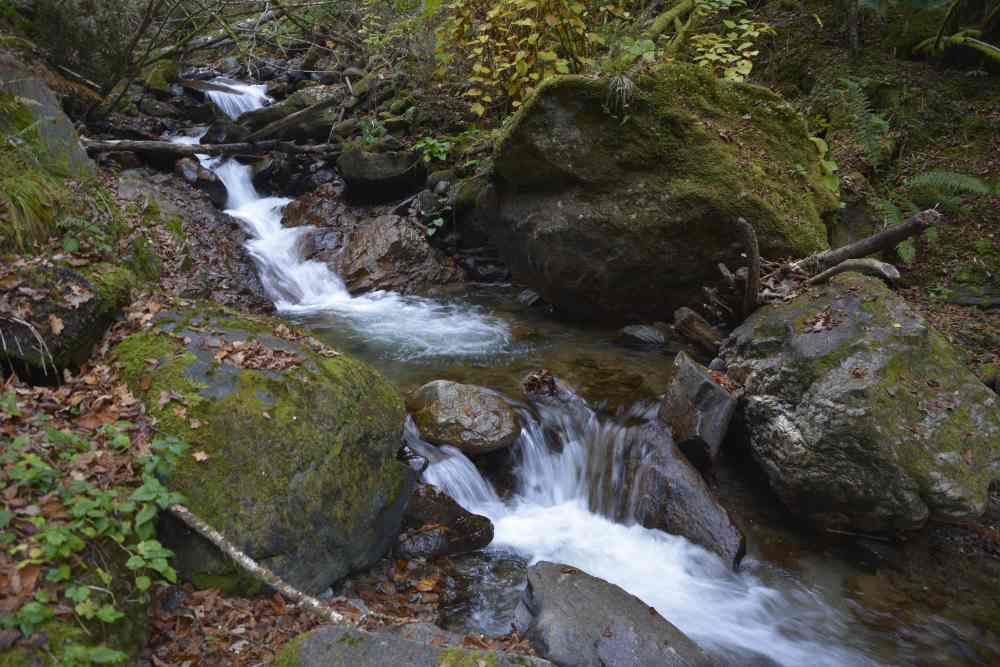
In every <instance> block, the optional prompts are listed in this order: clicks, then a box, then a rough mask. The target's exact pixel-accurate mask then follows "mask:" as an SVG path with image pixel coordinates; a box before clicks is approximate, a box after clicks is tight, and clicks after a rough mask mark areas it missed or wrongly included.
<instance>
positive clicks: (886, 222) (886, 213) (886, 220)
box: [872, 197, 903, 227]
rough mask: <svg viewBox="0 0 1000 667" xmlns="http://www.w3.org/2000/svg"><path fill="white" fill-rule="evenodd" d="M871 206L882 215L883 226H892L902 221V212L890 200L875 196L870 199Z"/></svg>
mask: <svg viewBox="0 0 1000 667" xmlns="http://www.w3.org/2000/svg"><path fill="white" fill-rule="evenodd" d="M872 208H874V209H875V210H876V211H877V212H878V213H879V215H881V216H882V226H883V227H892V226H893V225H899V224H902V222H903V212H902V211H901V210H900V209H899V207H898V206H896V204H895V203H893V202H892V200H889V199H883V198H882V197H876V198H875V199H874V200H872Z"/></svg>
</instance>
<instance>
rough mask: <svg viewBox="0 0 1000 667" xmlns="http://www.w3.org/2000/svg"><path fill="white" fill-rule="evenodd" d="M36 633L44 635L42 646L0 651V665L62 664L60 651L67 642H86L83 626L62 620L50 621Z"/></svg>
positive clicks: (26, 666)
mask: <svg viewBox="0 0 1000 667" xmlns="http://www.w3.org/2000/svg"><path fill="white" fill-rule="evenodd" d="M36 633H39V634H44V635H45V637H46V641H45V644H44V646H42V647H40V648H38V649H35V650H31V649H26V648H13V649H10V650H8V651H5V652H3V653H0V667H34V666H35V665H38V664H43V665H59V664H62V653H63V651H64V650H65V648H66V646H67V645H68V644H75V643H86V642H88V637H87V633H86V632H85V631H84V630H83V628H81V627H80V626H77V625H72V624H70V623H63V622H62V621H50V622H49V623H46V624H45V625H43V626H42V627H41V628H39V629H38V630H37V631H36Z"/></svg>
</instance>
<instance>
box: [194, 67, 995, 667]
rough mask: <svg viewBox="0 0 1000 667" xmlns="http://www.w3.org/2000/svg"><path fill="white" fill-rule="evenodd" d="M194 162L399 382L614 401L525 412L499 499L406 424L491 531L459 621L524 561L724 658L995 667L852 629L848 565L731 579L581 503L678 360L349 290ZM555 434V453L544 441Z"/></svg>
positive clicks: (289, 303) (917, 636)
mask: <svg viewBox="0 0 1000 667" xmlns="http://www.w3.org/2000/svg"><path fill="white" fill-rule="evenodd" d="M230 86H231V88H233V90H236V91H238V92H237V93H234V94H232V95H229V94H218V95H214V96H212V95H210V96H211V97H212V99H213V101H215V102H216V104H218V105H219V106H220V108H221V109H223V110H224V111H225V112H226V113H227V114H229V115H231V116H233V117H235V116H238V115H239V114H240V113H244V112H245V111H247V110H250V109H252V108H259V106H261V105H263V104H265V103H266V97H265V96H264V95H263V91H262V90H261V89H260V88H259V87H253V86H246V87H244V88H243V89H241V88H239V87H237V86H235V85H231V84H230ZM227 95H228V96H227ZM177 140H178V141H186V142H189V143H196V142H197V138H191V137H188V138H178V139H177ZM203 164H205V166H206V167H208V168H210V169H212V170H213V171H215V173H216V174H217V175H218V176H219V177H220V179H221V180H222V181H223V182H224V183H225V185H226V187H227V190H228V193H229V200H228V204H227V211H226V212H227V213H228V214H229V215H231V216H232V217H234V218H235V219H237V220H239V221H240V222H241V223H242V224H243V226H244V227H245V228H246V230H247V231H248V233H249V235H250V236H251V240H250V241H249V242H248V245H247V249H248V251H249V253H250V255H251V256H252V257H253V259H254V261H255V263H256V265H257V267H258V269H259V271H260V275H261V279H262V283H263V284H264V286H265V288H266V290H267V292H268V294H269V295H270V296H271V298H272V299H273V301H274V303H275V305H276V307H277V308H278V310H279V311H280V312H282V313H284V314H285V315H286V316H288V317H289V318H292V319H294V320H296V321H298V322H300V323H303V324H305V325H306V326H308V327H310V328H311V329H312V330H313V331H314V332H315V333H316V334H317V335H320V336H322V337H324V338H326V339H328V340H330V341H331V342H333V343H334V344H335V345H337V346H338V347H339V348H340V349H343V350H344V351H347V352H351V353H354V354H356V355H358V356H361V357H363V358H366V359H368V360H369V361H371V362H372V363H374V364H375V365H376V366H378V367H379V368H380V369H382V370H383V371H384V372H386V374H387V375H388V376H389V377H390V378H392V379H394V380H395V381H396V382H398V383H399V384H400V385H401V386H402V387H403V388H404V389H408V388H410V387H412V386H416V385H418V384H420V383H422V382H424V381H426V380H429V379H433V378H439V377H444V378H448V379H455V380H461V381H468V382H473V383H476V384H481V385H485V386H490V387H493V388H495V389H498V390H501V391H504V392H506V393H508V394H509V395H511V396H516V395H518V393H517V381H518V380H519V379H520V377H522V376H523V375H524V374H525V373H526V372H527V371H529V370H533V369H535V368H538V367H540V366H546V367H549V368H551V369H553V370H554V371H555V372H556V374H557V375H559V376H560V377H562V378H563V379H566V380H568V381H569V383H570V384H571V385H573V386H576V387H577V388H578V389H579V390H580V393H581V394H583V395H584V396H585V397H586V398H588V399H590V400H591V401H592V404H596V403H597V402H600V401H604V402H606V403H608V404H610V405H611V406H613V407H618V408H619V411H618V415H617V416H613V415H612V414H611V413H610V412H607V411H605V412H598V411H595V410H594V409H591V408H589V407H586V406H585V407H583V408H580V407H579V406H577V407H574V408H572V409H566V408H552V407H545V406H532V407H530V409H529V408H528V407H527V406H522V407H523V409H524V410H525V412H524V423H525V425H526V427H525V429H524V432H523V434H522V436H521V438H520V439H519V441H518V443H517V444H516V445H515V450H516V456H517V461H518V463H517V467H516V470H515V473H514V478H515V482H516V488H515V489H514V493H513V494H512V495H511V496H510V497H508V498H501V497H500V494H498V493H497V491H496V489H494V488H493V486H492V485H491V484H490V483H489V482H488V481H487V480H486V479H484V478H483V476H482V475H481V474H480V472H479V470H478V469H477V468H476V466H475V465H474V464H473V463H472V462H471V461H469V460H468V459H467V458H466V457H465V456H463V455H462V454H461V452H459V451H458V450H455V449H451V448H441V449H437V448H434V447H432V446H431V445H428V444H426V443H423V442H421V441H420V440H419V437H418V436H417V434H416V432H415V430H414V429H413V428H412V425H410V426H408V428H407V433H406V437H407V439H408V442H409V443H410V445H411V446H412V447H413V448H414V449H417V450H419V451H421V452H423V453H424V454H425V455H426V456H427V457H428V459H429V460H431V464H430V466H429V467H428V468H427V470H426V471H425V473H424V479H425V481H427V482H428V483H431V484H434V485H436V486H439V487H440V488H442V489H444V490H445V491H446V492H447V493H449V494H450V495H452V497H454V498H455V499H456V500H457V501H458V502H459V503H461V504H462V505H463V506H465V507H466V508H467V509H469V510H470V511H473V512H476V513H479V514H484V515H486V516H488V517H490V518H491V519H492V520H493V522H494V524H495V539H494V542H493V544H492V545H491V546H490V548H489V550H488V551H487V552H486V553H484V554H479V555H474V556H470V557H468V558H467V559H466V560H465V562H464V565H463V566H464V567H466V568H468V570H469V571H470V572H472V573H475V576H480V577H482V578H483V579H484V582H483V585H482V595H479V596H477V597H476V598H475V600H474V602H473V603H472V605H471V606H470V607H469V608H468V609H467V610H466V612H467V616H466V618H465V619H464V623H463V626H464V627H465V628H466V629H470V630H475V629H480V630H483V631H495V632H504V631H505V630H507V629H509V620H510V619H509V613H510V610H511V609H512V606H513V601H514V600H516V596H517V594H518V591H517V590H516V586H518V585H520V582H521V581H523V569H522V564H523V563H527V562H532V561H537V560H542V559H544V560H551V561H556V562H562V563H567V564H571V565H574V566H576V567H579V568H580V569H582V570H584V571H587V572H589V573H591V574H593V575H595V576H598V577H601V578H603V579H606V580H608V581H611V582H613V583H616V584H618V585H620V586H621V587H623V588H624V589H626V590H628V591H630V592H631V593H633V594H635V595H637V596H638V597H640V598H641V599H643V600H644V601H645V602H646V603H648V604H650V605H651V606H654V607H656V608H657V609H658V610H659V611H660V613H662V614H663V615H664V616H665V617H666V618H667V619H669V620H670V621H671V622H673V623H674V624H675V625H677V626H678V627H680V628H681V629H682V630H683V631H685V632H686V633H687V634H688V635H689V636H691V637H692V638H693V639H695V640H696V641H698V642H699V643H700V644H702V645H703V646H705V647H706V648H707V649H709V650H711V651H712V652H714V653H715V654H717V655H719V656H721V657H723V658H724V659H732V661H733V662H734V663H735V662H738V661H739V660H742V659H745V658H747V657H751V656H759V655H764V656H767V657H769V658H770V659H772V660H774V661H775V662H777V663H779V664H782V665H805V664H809V665H815V666H827V665H831V666H832V665H876V664H988V663H985V662H968V663H964V662H963V661H962V660H959V659H953V658H954V656H955V655H956V653H955V652H954V651H952V650H951V649H952V648H953V646H954V644H955V639H954V637H955V635H956V633H959V630H956V629H955V628H954V627H953V626H952V625H950V624H949V623H948V622H946V621H943V620H941V619H938V618H936V617H933V616H929V615H926V614H925V615H922V616H919V617H913V618H911V619H910V622H909V624H907V625H905V626H898V625H897V626H894V628H893V629H892V630H891V631H884V630H883V631H881V632H880V631H879V629H878V628H874V629H873V628H872V627H870V626H859V624H858V622H857V621H858V618H859V614H858V612H857V608H858V605H857V604H856V602H854V601H852V600H850V599H849V598H848V597H847V596H846V595H845V592H844V588H845V583H844V582H845V580H846V579H847V577H849V576H852V575H855V574H858V570H855V569H853V568H851V567H849V566H847V565H845V564H844V563H842V562H838V561H835V560H833V559H830V558H829V557H816V558H812V559H806V558H804V559H802V560H801V561H800V562H799V564H798V565H797V566H796V567H795V568H790V567H784V566H781V565H778V564H776V563H773V562H770V561H768V560H767V559H763V558H755V557H754V556H753V551H751V556H748V558H747V559H745V560H744V564H743V567H742V569H741V571H740V572H738V573H736V572H733V571H732V570H731V569H729V568H728V567H726V566H725V565H724V564H723V563H722V562H721V561H720V560H719V559H718V558H717V557H716V556H715V555H714V554H711V553H709V552H707V551H706V550H704V549H702V548H700V547H698V546H695V545H693V544H691V543H690V542H688V541H687V540H685V539H683V538H681V537H677V536H672V535H667V534H665V533H662V532H659V531H655V530H648V529H645V528H642V527H640V526H637V525H624V524H621V523H615V522H613V521H611V520H609V519H608V518H606V515H609V514H610V512H609V511H608V508H607V507H604V508H603V509H604V510H605V511H604V513H603V514H602V513H601V512H596V511H592V508H594V509H602V507H601V504H600V503H599V502H598V503H595V502H594V498H593V497H592V496H593V495H594V493H595V489H600V488H602V484H603V485H604V486H606V485H607V480H604V481H602V480H599V479H595V477H594V474H593V473H592V472H591V471H592V470H595V469H601V470H606V469H608V468H607V466H604V465H594V462H595V457H612V458H613V456H614V452H615V449H616V447H615V443H617V442H620V441H621V439H622V438H627V437H629V429H630V428H634V426H632V425H630V424H633V423H634V422H635V421H636V420H640V421H641V419H643V418H647V417H648V415H646V414H645V413H644V412H643V410H642V409H637V410H633V411H632V412H631V413H629V412H628V411H625V412H624V413H623V411H622V410H621V408H622V407H623V406H628V405H629V404H630V403H631V402H632V401H634V400H635V399H636V398H640V397H650V396H655V395H656V394H658V393H660V392H662V391H663V388H664V387H665V385H666V382H667V380H668V378H669V368H670V356H672V355H665V354H663V353H662V352H649V351H646V352H643V351H632V350H625V349H623V348H620V347H616V346H615V345H614V344H613V342H612V338H613V334H612V333H611V332H609V331H606V330H601V329H595V328H586V327H579V326H571V325H567V324H562V323H555V322H554V321H553V320H552V319H550V318H548V317H547V316H546V315H545V314H544V313H543V311H539V310H538V309H529V308H526V307H522V306H519V305H517V302H516V300H515V299H513V298H512V297H513V294H512V293H511V290H510V289H509V288H505V287H491V288H482V289H480V290H475V291H474V292H473V293H471V294H468V295H464V296H463V297H462V298H453V299H438V300H432V299H426V298H416V297H404V296H401V295H399V294H395V293H391V292H375V293H370V294H366V295H361V296H351V295H350V294H349V293H348V292H347V290H346V288H345V286H344V284H343V282H342V281H341V280H340V278H339V277H338V276H337V275H336V274H334V273H332V272H331V271H330V270H329V268H328V267H327V266H326V265H325V264H322V263H318V262H312V261H306V260H304V259H303V258H302V255H301V253H300V247H299V246H300V241H301V239H302V236H303V235H304V234H308V233H310V230H309V228H302V227H299V228H293V229H286V228H284V227H282V225H281V213H282V210H283V208H284V207H285V206H286V205H287V204H288V203H289V200H288V199H285V198H280V197H262V196H261V195H260V194H259V193H258V192H257V191H256V190H255V188H254V186H253V183H252V180H251V173H250V169H249V168H248V167H245V166H243V165H241V164H239V163H238V162H236V161H235V160H225V159H211V158H203ZM546 433H548V436H549V437H548V438H547V437H546ZM553 437H554V439H555V440H556V441H557V442H558V445H559V446H558V447H552V446H551V443H552V439H553ZM612 469H613V466H612ZM500 570H503V571H504V572H505V574H504V575H503V577H504V578H500V577H499V575H497V572H499V571H500ZM498 582H499V583H498ZM507 582H509V583H507ZM961 632H964V630H962V631H961ZM959 643H960V642H959ZM928 647H930V648H928ZM726 664H729V663H728V662H727V663H726Z"/></svg>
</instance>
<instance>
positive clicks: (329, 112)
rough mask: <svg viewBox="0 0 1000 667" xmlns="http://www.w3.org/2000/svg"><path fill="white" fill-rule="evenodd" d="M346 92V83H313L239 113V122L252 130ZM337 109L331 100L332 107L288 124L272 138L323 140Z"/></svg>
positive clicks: (341, 95)
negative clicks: (264, 104)
mask: <svg viewBox="0 0 1000 667" xmlns="http://www.w3.org/2000/svg"><path fill="white" fill-rule="evenodd" d="M345 96H346V87H345V86H342V85H335V86H324V85H318V86H317V85H313V86H309V87H307V88H303V89H302V90H298V91H296V92H294V93H292V94H291V95H289V96H288V97H287V98H285V99H284V100H282V101H281V102H277V103H275V104H272V105H270V106H266V107H263V108H261V109H255V110H253V111H248V112H246V113H245V114H243V115H242V116H240V124H241V125H244V126H245V127H247V128H249V129H251V130H259V129H260V128H262V127H264V126H265V125H267V124H268V123H273V122H275V121H278V120H281V119H282V118H285V117H286V116H290V115H291V114H293V113H295V112H297V111H302V110H303V109H305V108H306V107H310V106H312V105H314V104H318V103H320V102H324V101H326V100H329V99H330V98H331V97H334V98H337V99H343V98H344V97H345ZM339 116H340V109H338V108H337V105H336V104H334V105H333V106H332V107H330V108H328V109H326V110H325V111H322V112H320V113H318V114H315V115H313V116H311V117H310V118H308V119H306V120H304V121H302V122H301V123H298V124H296V125H295V126H294V127H290V128H288V129H286V130H284V131H283V132H281V133H278V134H277V135H275V136H274V137H272V138H289V139H303V140H313V141H319V142H324V141H326V140H327V139H328V138H329V136H330V128H331V127H333V126H334V125H335V124H336V123H337V122H338V121H339V120H340V119H339Z"/></svg>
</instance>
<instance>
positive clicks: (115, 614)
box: [97, 604, 125, 623]
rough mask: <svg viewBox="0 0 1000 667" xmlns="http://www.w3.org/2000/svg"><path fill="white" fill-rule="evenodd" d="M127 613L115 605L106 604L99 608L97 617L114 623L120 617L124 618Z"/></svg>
mask: <svg viewBox="0 0 1000 667" xmlns="http://www.w3.org/2000/svg"><path fill="white" fill-rule="evenodd" d="M124 617H125V614H123V613H122V612H120V611H118V610H117V609H115V608H114V607H113V606H111V605H109V604H106V605H104V606H102V607H101V608H100V609H98V610H97V618H98V619H100V620H101V621H103V622H105V623H114V622H115V621H117V620H118V619H120V618H124Z"/></svg>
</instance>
